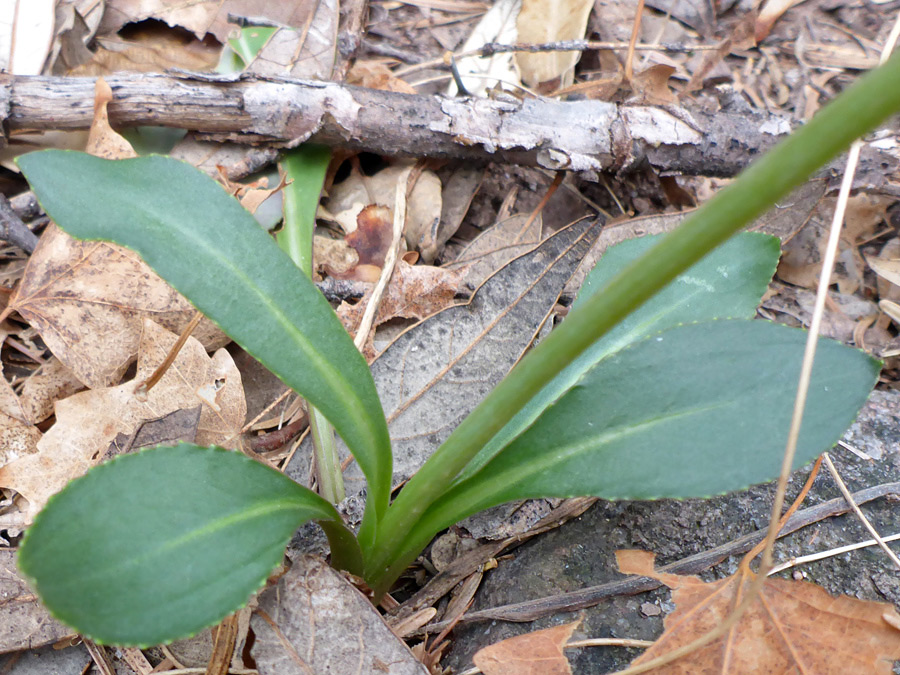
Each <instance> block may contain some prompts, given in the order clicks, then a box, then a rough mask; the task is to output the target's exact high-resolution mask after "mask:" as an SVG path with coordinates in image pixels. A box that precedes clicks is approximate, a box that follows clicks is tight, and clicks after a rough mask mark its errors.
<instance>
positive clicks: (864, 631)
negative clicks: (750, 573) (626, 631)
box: [616, 551, 900, 675]
mask: <svg viewBox="0 0 900 675" xmlns="http://www.w3.org/2000/svg"><path fill="white" fill-rule="evenodd" d="M653 557H654V556H653V554H652V553H648V552H646V551H618V552H617V553H616V558H617V560H618V562H619V569H620V570H621V571H622V572H623V573H625V574H640V575H642V576H648V577H651V578H653V579H658V580H659V581H661V582H663V583H664V584H666V586H668V587H669V588H671V589H672V600H673V601H674V602H675V604H676V605H677V609H676V610H675V611H674V612H672V613H671V614H670V615H669V616H667V617H666V619H665V627H666V629H665V632H664V633H663V635H662V637H660V638H659V640H657V641H656V642H655V643H654V645H653V646H652V647H651V648H650V649H648V650H647V651H646V652H645V653H644V654H642V655H641V656H640V657H638V658H637V659H636V660H635V661H634V663H633V665H639V664H641V663H646V662H647V661H649V660H651V659H654V658H656V657H658V656H662V655H664V654H665V653H667V652H669V651H671V650H673V649H676V648H677V647H680V646H682V645H685V644H687V643H689V642H692V641H693V640H695V639H697V638H699V637H700V636H701V635H705V634H706V633H707V632H709V631H710V630H712V629H714V628H715V627H716V626H718V625H720V624H721V623H722V621H723V620H724V619H725V617H726V616H728V614H730V612H731V610H732V609H733V607H734V606H735V605H736V604H737V603H736V602H735V594H736V593H741V594H742V595H741V597H743V593H744V592H745V591H746V589H747V587H748V586H749V584H750V580H749V579H747V578H743V577H738V576H731V577H728V578H726V579H719V580H717V581H714V582H712V583H705V582H703V581H702V580H701V579H698V578H697V577H692V576H679V575H677V574H665V573H660V572H657V571H655V570H654V568H653ZM885 613H888V614H889V615H890V616H891V617H892V618H894V619H895V620H900V616H898V615H897V612H896V611H895V610H894V608H893V606H892V605H888V604H885V603H880V602H866V601H863V600H857V599H856V598H850V597H847V596H840V597H837V598H835V597H832V596H831V595H829V594H828V593H827V592H826V591H825V589H823V588H821V587H820V586H816V585H815V584H811V583H808V582H795V581H786V580H784V579H777V578H772V579H768V580H767V581H766V582H765V584H764V585H763V587H762V590H761V592H760V595H759V598H758V599H757V601H756V602H755V603H753V605H751V606H750V607H749V608H748V609H747V611H746V612H745V613H744V615H743V616H742V617H741V619H740V621H739V622H738V624H737V625H736V626H735V627H734V629H733V630H732V631H731V632H730V633H729V634H728V636H727V637H723V638H720V639H719V640H716V641H714V642H712V643H710V644H708V645H706V646H705V647H702V648H700V649H699V650H697V651H696V652H693V653H692V654H690V655H688V656H686V657H684V658H682V659H680V660H678V661H675V662H674V663H670V664H668V665H666V666H663V667H661V668H657V669H653V670H651V671H648V672H651V673H659V674H660V675H661V674H662V673H665V674H666V675H680V674H682V673H683V674H684V675H688V674H695V673H726V672H728V673H793V672H802V673H816V675H879V674H882V675H888V674H889V673H891V672H892V670H891V663H892V662H893V661H894V660H895V659H898V658H900V631H898V630H896V629H895V628H893V627H892V626H890V625H888V623H886V622H885V620H884V619H883V618H882V615H883V614H885ZM726 664H727V665H726Z"/></svg>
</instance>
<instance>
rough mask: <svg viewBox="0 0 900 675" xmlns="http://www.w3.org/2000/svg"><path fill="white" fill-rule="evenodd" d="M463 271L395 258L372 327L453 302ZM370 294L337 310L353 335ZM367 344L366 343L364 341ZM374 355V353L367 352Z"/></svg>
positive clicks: (431, 311) (421, 315)
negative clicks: (395, 263)
mask: <svg viewBox="0 0 900 675" xmlns="http://www.w3.org/2000/svg"><path fill="white" fill-rule="evenodd" d="M461 281H462V273H461V272H455V271H451V270H447V269H443V268H441V267H432V266H430V265H410V264H408V263H406V262H405V261H403V260H402V259H401V260H398V261H397V266H396V267H395V268H394V274H393V276H392V277H391V281H390V283H388V286H387V289H385V292H384V295H383V296H382V298H381V304H380V305H379V306H378V312H377V313H376V314H375V321H374V322H373V326H374V327H377V326H378V325H380V324H382V323H384V322H386V321H390V320H391V319H394V318H397V317H401V318H404V319H419V320H421V319H425V318H427V317H429V316H431V315H432V314H435V313H436V312H439V311H441V310H442V309H446V308H447V307H449V306H451V305H453V304H456V302H457V301H456V295H457V293H458V292H459V286H460V283H461ZM370 296H371V293H366V295H365V296H364V297H363V298H362V299H361V300H360V301H359V302H357V303H356V304H354V305H351V304H349V303H347V302H343V303H341V305H340V307H338V310H337V313H338V317H340V319H341V322H342V323H343V324H344V326H345V327H346V328H347V330H348V331H349V332H350V333H351V334H354V333H355V332H356V329H357V327H358V326H359V322H360V320H361V319H362V315H363V313H364V312H365V309H366V304H367V303H368V300H369V297H370ZM367 344H368V343H367ZM367 356H372V357H374V354H371V355H369V354H367Z"/></svg>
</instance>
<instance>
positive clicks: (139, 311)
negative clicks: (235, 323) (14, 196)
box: [9, 226, 227, 387]
mask: <svg viewBox="0 0 900 675" xmlns="http://www.w3.org/2000/svg"><path fill="white" fill-rule="evenodd" d="M9 308H10V309H11V310H15V311H17V312H18V313H19V314H20V315H21V316H22V317H24V318H25V319H26V320H27V321H28V322H29V323H30V324H31V325H32V326H34V327H35V328H36V329H37V330H38V332H39V333H40V334H41V337H42V338H43V340H44V342H45V343H46V344H47V346H48V347H49V348H50V351H52V352H53V354H54V355H55V356H56V357H57V358H59V360H60V361H62V362H63V363H64V364H65V365H66V366H67V367H68V368H70V369H71V370H72V372H74V373H75V375H76V376H77V377H78V379H80V380H81V381H82V382H83V383H84V384H86V385H87V386H89V387H105V386H108V385H110V384H113V383H115V382H116V381H118V379H119V378H120V377H121V376H122V374H123V373H124V372H125V369H126V368H127V367H128V366H129V364H131V363H132V362H133V361H134V357H135V355H136V353H137V348H138V343H139V340H140V335H141V321H142V319H143V318H144V317H151V318H153V320H154V321H156V322H157V323H159V324H160V325H162V326H163V327H164V328H167V329H169V330H172V331H174V332H177V333H180V332H181V331H182V330H183V329H184V327H185V326H187V324H188V322H189V321H190V319H191V317H192V316H193V315H194V312H195V310H194V308H193V306H192V305H191V304H190V303H189V302H188V301H187V300H185V299H184V298H183V297H182V296H180V295H179V294H178V293H177V292H176V291H175V290H174V289H173V288H172V287H171V286H169V285H168V284H166V283H165V282H164V281H163V280H162V279H160V278H159V277H158V276H157V275H156V274H155V273H154V272H153V271H152V270H151V269H150V268H149V267H148V266H147V265H146V264H145V263H144V262H143V261H142V260H141V259H140V257H139V256H138V255H137V254H136V253H134V252H132V251H130V250H128V249H126V248H123V247H121V246H116V245H114V244H108V243H103V242H94V241H88V242H85V241H77V240H75V239H73V238H72V237H70V236H68V235H67V234H65V233H64V232H63V231H62V230H60V229H59V228H57V227H56V226H51V227H48V228H47V230H45V231H44V233H43V235H41V238H40V241H39V242H38V245H37V248H36V249H35V251H34V253H33V254H32V256H31V258H30V260H29V261H28V266H27V267H26V269H25V275H24V276H23V278H22V283H21V284H20V285H19V287H18V288H17V289H16V292H15V293H14V295H13V297H12V298H11V300H10V304H9ZM194 335H195V336H196V337H197V339H199V340H200V341H201V342H202V343H203V344H204V345H205V346H206V347H207V349H214V348H216V347H220V346H222V345H223V344H225V343H227V338H225V336H224V335H223V334H222V333H221V331H219V329H218V328H216V327H215V325H214V324H212V322H209V321H207V320H205V319H204V321H202V322H201V324H200V325H199V326H198V327H197V329H196V330H195V331H194Z"/></svg>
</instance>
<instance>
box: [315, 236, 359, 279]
mask: <svg viewBox="0 0 900 675" xmlns="http://www.w3.org/2000/svg"><path fill="white" fill-rule="evenodd" d="M313 261H314V262H315V264H316V272H323V271H326V270H327V271H328V273H329V276H334V277H335V278H343V275H344V274H346V273H347V272H349V271H350V270H351V269H352V268H354V267H356V265H358V264H359V254H358V253H357V252H356V249H355V248H353V247H352V246H350V245H349V244H348V243H347V241H346V239H332V238H331V237H326V236H325V235H322V234H316V235H314V236H313Z"/></svg>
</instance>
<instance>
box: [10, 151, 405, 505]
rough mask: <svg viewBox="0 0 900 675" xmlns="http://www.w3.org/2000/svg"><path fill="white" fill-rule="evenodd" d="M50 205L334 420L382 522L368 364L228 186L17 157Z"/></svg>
mask: <svg viewBox="0 0 900 675" xmlns="http://www.w3.org/2000/svg"><path fill="white" fill-rule="evenodd" d="M17 162H18V164H19V166H20V168H21V169H22V172H23V173H24V174H25V176H26V178H27V179H28V182H29V183H30V184H31V186H32V188H33V189H34V192H35V194H36V195H37V197H38V200H39V201H40V203H41V206H43V208H44V210H45V211H46V212H47V213H48V215H50V217H51V218H53V220H54V221H56V223H57V224H58V225H59V226H60V227H61V228H63V229H64V230H65V231H66V232H68V233H69V234H71V235H72V236H74V237H77V238H79V239H101V240H105V241H112V242H115V243H117V244H121V245H123V246H127V247H128V248H131V249H133V250H135V251H137V252H138V253H139V254H140V256H141V257H142V258H143V259H144V260H145V261H146V262H147V263H148V264H149V265H150V266H151V267H152V268H153V269H154V270H155V271H156V272H157V273H158V274H159V275H160V276H161V277H162V278H163V279H165V280H166V281H167V282H169V283H170V284H171V285H172V286H174V287H175V289H176V290H178V291H179V292H180V293H181V294H182V295H184V296H185V297H186V298H188V299H189V300H190V301H191V302H192V303H193V304H194V305H195V306H196V307H197V309H199V310H200V311H201V312H203V313H204V314H205V315H206V316H208V317H209V318H210V319H212V320H213V321H215V322H216V323H217V324H218V325H219V326H220V327H221V328H222V330H223V331H225V333H227V334H228V335H229V336H230V337H231V338H232V339H233V340H234V341H235V342H237V343H238V344H239V345H241V347H243V348H244V349H245V350H247V351H248V352H249V353H250V354H252V355H253V356H254V357H256V358H257V359H258V360H259V361H260V362H261V363H262V364H263V365H265V366H266V367H267V368H268V369H269V370H271V371H272V372H273V373H275V374H276V375H278V376H279V377H280V378H281V379H282V380H284V382H285V384H287V385H288V386H289V387H291V388H292V389H294V390H295V391H297V392H298V393H300V394H301V395H302V396H304V397H305V398H307V399H308V400H309V401H311V402H312V404H313V405H315V406H316V407H317V408H318V409H319V410H321V411H322V413H323V414H324V415H325V416H326V417H327V418H328V420H329V421H330V422H331V423H332V424H333V425H334V427H335V429H337V431H338V433H339V434H340V435H341V437H342V438H343V439H344V441H345V442H346V443H347V446H348V448H349V449H350V451H351V452H352V453H353V455H354V457H356V460H357V461H358V462H359V465H360V468H361V469H362V471H363V473H364V474H365V476H366V479H367V480H368V482H369V494H370V496H371V498H372V499H373V500H374V503H375V505H376V514H377V515H378V517H380V515H381V513H382V511H383V509H385V508H386V507H387V503H388V493H389V490H390V481H391V451H390V440H389V437H388V431H387V423H386V422H385V419H384V413H383V412H382V409H381V402H380V401H379V399H378V395H377V393H376V391H375V384H374V382H373V381H372V376H371V374H370V373H369V368H368V366H367V365H366V362H365V360H364V359H363V357H362V356H361V355H360V353H359V351H358V350H357V349H356V348H355V347H354V346H353V342H352V340H351V339H350V337H349V336H348V335H347V332H346V331H345V330H344V328H343V326H342V325H341V323H340V321H339V320H338V318H337V316H336V315H335V313H334V311H333V310H332V308H331V306H330V305H329V304H328V301H327V300H325V298H324V297H322V294H321V293H319V291H318V290H317V289H316V287H315V286H314V285H313V283H312V282H311V281H310V280H309V279H308V278H306V277H305V276H304V275H303V272H301V271H300V270H299V269H298V268H297V266H296V265H294V263H293V262H291V260H290V258H289V257H288V256H287V255H285V254H284V253H283V252H282V251H281V250H280V249H279V248H278V245H277V244H276V243H275V242H274V241H273V240H272V238H271V237H270V236H269V235H268V234H267V233H266V232H264V231H263V230H262V228H260V227H259V226H258V225H257V223H256V221H255V220H254V219H253V216H251V215H250V214H249V213H248V212H247V211H245V210H244V209H243V208H242V207H241V206H240V204H238V202H237V201H236V200H235V199H234V198H232V197H231V196H230V195H229V194H228V193H227V192H226V191H225V190H224V189H223V188H222V187H221V186H220V185H219V184H218V183H216V182H215V181H214V180H212V179H211V178H209V177H208V176H206V175H205V174H203V173H201V172H200V171H198V170H197V169H195V168H193V167H192V166H190V165H189V164H186V163H184V162H180V161H178V160H175V159H171V158H169V157H159V156H149V157H140V158H137V159H126V160H118V161H110V160H105V159H100V158H98V157H93V156H91V155H87V154H84V153H80V152H72V151H63V150H45V151H42V152H34V153H30V154H28V155H24V156H22V157H19V158H18V160H17Z"/></svg>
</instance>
